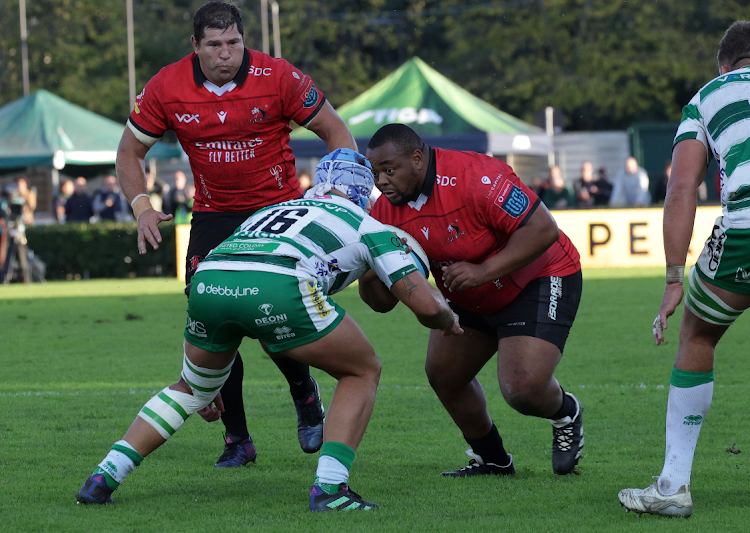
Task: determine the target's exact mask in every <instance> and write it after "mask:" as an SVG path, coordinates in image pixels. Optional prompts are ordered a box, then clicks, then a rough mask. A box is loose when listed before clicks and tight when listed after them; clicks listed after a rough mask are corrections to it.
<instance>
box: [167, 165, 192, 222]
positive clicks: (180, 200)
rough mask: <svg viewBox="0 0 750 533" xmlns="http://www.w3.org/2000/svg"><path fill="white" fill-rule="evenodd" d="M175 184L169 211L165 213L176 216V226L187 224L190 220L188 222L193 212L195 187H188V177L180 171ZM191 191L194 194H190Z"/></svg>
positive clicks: (170, 198) (175, 177) (176, 175)
mask: <svg viewBox="0 0 750 533" xmlns="http://www.w3.org/2000/svg"><path fill="white" fill-rule="evenodd" d="M174 183H175V188H174V189H173V190H172V191H171V192H170V193H169V206H168V209H169V211H164V213H167V214H168V215H174V217H175V224H187V223H188V222H189V220H187V214H188V213H191V214H192V212H193V196H195V187H193V186H192V185H190V186H186V185H187V176H185V173H184V172H182V171H179V170H178V171H177V172H175V175H174ZM191 190H192V194H189V193H190V191H191ZM191 218H192V217H191ZM178 219H179V220H178ZM186 220H187V221H186Z"/></svg>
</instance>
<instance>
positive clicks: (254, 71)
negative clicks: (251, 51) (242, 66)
mask: <svg viewBox="0 0 750 533" xmlns="http://www.w3.org/2000/svg"><path fill="white" fill-rule="evenodd" d="M272 71H273V69H272V68H268V67H266V68H261V67H254V66H252V65H250V69H249V70H248V71H247V73H248V74H249V75H250V76H270V75H271V72H272Z"/></svg>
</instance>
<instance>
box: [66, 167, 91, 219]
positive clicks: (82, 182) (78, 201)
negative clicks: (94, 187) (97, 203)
mask: <svg viewBox="0 0 750 533" xmlns="http://www.w3.org/2000/svg"><path fill="white" fill-rule="evenodd" d="M93 216H94V206H93V203H92V202H91V198H89V195H88V194H86V178H84V177H83V176H78V177H77V178H76V182H75V189H74V191H73V194H72V195H71V197H70V198H68V201H67V202H65V221H66V222H88V221H89V219H90V218H91V217H93Z"/></svg>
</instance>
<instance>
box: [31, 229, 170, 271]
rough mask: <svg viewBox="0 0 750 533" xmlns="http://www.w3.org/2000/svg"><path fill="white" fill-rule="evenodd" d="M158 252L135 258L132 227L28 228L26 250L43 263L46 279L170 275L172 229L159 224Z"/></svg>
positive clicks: (135, 249)
mask: <svg viewBox="0 0 750 533" xmlns="http://www.w3.org/2000/svg"><path fill="white" fill-rule="evenodd" d="M159 231H160V232H161V236H162V243H161V244H160V245H159V249H158V250H154V249H153V248H152V247H151V245H150V244H147V249H148V252H147V253H146V254H145V255H139V254H138V245H137V242H136V240H137V236H138V230H137V226H136V223H135V222H99V223H97V224H55V225H49V226H28V227H27V228H26V239H27V241H28V247H29V249H31V250H33V252H34V253H35V254H36V256H37V257H39V258H40V259H41V260H42V261H44V262H45V263H46V264H47V273H46V278H47V279H48V280H54V279H81V278H84V279H86V278H133V277H139V276H176V275H177V274H176V273H177V268H176V259H175V231H174V224H172V223H162V224H160V225H159Z"/></svg>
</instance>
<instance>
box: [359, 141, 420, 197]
mask: <svg viewBox="0 0 750 533" xmlns="http://www.w3.org/2000/svg"><path fill="white" fill-rule="evenodd" d="M417 153H418V154H419V155H418V156H416V158H415V155H416V154H417ZM367 159H368V160H369V161H370V163H372V169H373V174H374V175H375V186H376V187H377V188H378V189H379V190H380V192H381V193H383V196H385V197H386V198H387V199H388V201H389V202H390V203H391V204H393V205H404V204H407V203H408V202H411V201H413V200H416V199H417V197H418V196H419V193H420V191H421V190H422V179H421V165H422V164H423V163H424V159H423V158H422V156H421V152H419V151H418V150H417V151H415V153H414V154H409V153H400V151H399V150H398V149H397V148H396V147H395V146H394V145H393V143H386V144H384V145H382V146H379V147H377V148H368V149H367Z"/></svg>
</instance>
